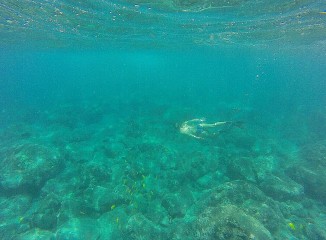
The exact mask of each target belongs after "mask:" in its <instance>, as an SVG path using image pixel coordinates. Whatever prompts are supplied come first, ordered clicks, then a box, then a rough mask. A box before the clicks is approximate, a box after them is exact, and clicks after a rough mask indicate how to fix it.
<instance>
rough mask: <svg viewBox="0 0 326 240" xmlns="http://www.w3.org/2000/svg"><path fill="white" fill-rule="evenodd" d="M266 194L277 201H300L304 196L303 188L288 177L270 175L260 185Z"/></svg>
mask: <svg viewBox="0 0 326 240" xmlns="http://www.w3.org/2000/svg"><path fill="white" fill-rule="evenodd" d="M260 186H261V188H262V190H263V191H264V193H265V194H266V195H268V196H270V197H272V198H273V199H277V200H282V201H285V200H298V199H299V198H300V197H302V196H303V194H304V191H303V186H301V185H300V184H298V183H296V182H295V181H293V180H292V179H290V178H289V177H286V176H282V177H278V176H274V175H270V176H268V177H266V178H265V179H264V181H263V182H262V183H261V184H260Z"/></svg>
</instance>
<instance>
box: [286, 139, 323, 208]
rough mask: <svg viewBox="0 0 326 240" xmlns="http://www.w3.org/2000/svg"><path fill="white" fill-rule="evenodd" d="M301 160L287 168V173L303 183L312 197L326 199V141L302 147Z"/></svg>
mask: <svg viewBox="0 0 326 240" xmlns="http://www.w3.org/2000/svg"><path fill="white" fill-rule="evenodd" d="M300 154H301V157H302V158H301V160H300V161H298V162H296V163H294V164H293V165H292V166H291V167H289V168H288V169H287V171H286V172H287V174H288V175H289V176H290V177H291V178H292V179H293V180H294V181H296V182H297V183H299V184H301V185H303V187H304V191H305V193H306V194H307V195H309V196H310V197H312V198H314V199H317V200H320V201H322V202H325V201H326V200H325V199H326V184H325V183H326V142H325V141H322V142H318V143H315V144H312V145H308V146H305V147H303V148H302V149H301V152H300Z"/></svg>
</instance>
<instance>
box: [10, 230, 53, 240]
mask: <svg viewBox="0 0 326 240" xmlns="http://www.w3.org/2000/svg"><path fill="white" fill-rule="evenodd" d="M15 239H17V240H55V239H56V238H55V234H54V233H52V232H50V231H46V230H41V229H38V228H35V229H32V230H30V231H28V232H25V233H23V234H20V235H19V236H18V237H17V238H15Z"/></svg>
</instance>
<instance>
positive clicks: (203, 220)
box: [194, 204, 273, 240]
mask: <svg viewBox="0 0 326 240" xmlns="http://www.w3.org/2000/svg"><path fill="white" fill-rule="evenodd" d="M194 230H195V231H194V239H198V240H199V239H203V240H204V239H205V240H209V239H219V240H224V239H225V240H230V239H232V240H233V239H234V240H240V239H242V240H244V239H248V240H249V239H259V240H260V239H263V240H268V239H273V238H272V235H271V233H270V232H269V231H268V230H267V229H266V228H265V227H264V225H262V224H261V223H260V222H259V221H258V220H257V219H255V218H254V217H252V216H250V215H248V214H247V213H245V212H244V211H242V210H241V209H240V208H238V207H236V206H235V205H231V204H227V205H222V206H219V207H214V208H207V209H206V210H205V211H204V212H203V213H202V214H200V216H199V217H198V219H197V221H196V222H195V224H194Z"/></svg>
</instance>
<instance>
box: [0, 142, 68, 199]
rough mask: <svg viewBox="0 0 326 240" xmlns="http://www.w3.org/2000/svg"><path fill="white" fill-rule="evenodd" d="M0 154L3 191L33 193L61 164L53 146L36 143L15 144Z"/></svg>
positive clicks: (0, 175)
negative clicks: (0, 158)
mask: <svg viewBox="0 0 326 240" xmlns="http://www.w3.org/2000/svg"><path fill="white" fill-rule="evenodd" d="M0 154H1V157H2V161H0V189H1V190H2V191H5V192H11V193H21V192H28V193H31V194H33V193H35V192H37V191H39V190H40V188H41V187H42V186H43V184H44V183H45V182H46V181H47V180H48V179H50V178H51V177H53V176H55V175H56V174H57V173H58V172H59V170H60V168H61V166H62V159H61V156H60V153H59V152H58V151H57V150H56V149H55V148H50V147H47V146H43V145H38V144H22V145H16V146H13V147H11V148H9V149H6V150H2V152H1V153H0Z"/></svg>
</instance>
